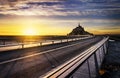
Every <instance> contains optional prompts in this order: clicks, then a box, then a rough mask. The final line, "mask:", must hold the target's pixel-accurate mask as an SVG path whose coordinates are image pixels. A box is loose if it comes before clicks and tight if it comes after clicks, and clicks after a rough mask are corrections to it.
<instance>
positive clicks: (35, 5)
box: [0, 0, 120, 19]
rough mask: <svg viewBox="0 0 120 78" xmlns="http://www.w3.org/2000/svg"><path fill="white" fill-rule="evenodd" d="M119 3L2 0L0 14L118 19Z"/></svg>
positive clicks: (111, 0) (116, 0) (107, 0)
mask: <svg viewBox="0 0 120 78" xmlns="http://www.w3.org/2000/svg"><path fill="white" fill-rule="evenodd" d="M11 3H14V4H11ZM3 4H4V5H3ZM8 5H9V6H8ZM119 5H120V0H34V1H31V0H4V1H3V0H2V1H1V5H0V8H1V10H0V14H1V15H6V14H7V15H16V16H17V15H24V14H25V15H35V16H47V17H55V18H56V17H58V18H66V19H67V18H76V19H77V18H97V19H99V18H100V19H106V18H108V19H120V6H119ZM26 13H29V14H26ZM25 15H24V16H25Z"/></svg>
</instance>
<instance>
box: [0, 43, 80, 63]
mask: <svg viewBox="0 0 120 78" xmlns="http://www.w3.org/2000/svg"><path fill="white" fill-rule="evenodd" d="M78 44H79V43H75V44H71V45H67V46H63V47H59V48H56V49H51V50H47V51H43V52H40V53H35V54H31V55H27V56H23V57H18V58H15V59H11V60H7V61H3V62H0V65H1V64H5V63H10V62H13V61H18V60H21V59H25V58H29V57H33V56H37V55H41V54H45V53H49V52H52V51H55V50H60V49H64V48H67V47H71V46H74V45H78Z"/></svg>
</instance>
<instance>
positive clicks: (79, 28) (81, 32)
mask: <svg viewBox="0 0 120 78" xmlns="http://www.w3.org/2000/svg"><path fill="white" fill-rule="evenodd" d="M68 35H93V34H91V33H89V32H87V31H85V30H84V28H83V27H82V26H81V25H80V23H79V24H78V26H77V27H76V28H74V29H73V30H72V32H70V33H69V34H68Z"/></svg>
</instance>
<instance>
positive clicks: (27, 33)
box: [24, 28, 37, 35]
mask: <svg viewBox="0 0 120 78" xmlns="http://www.w3.org/2000/svg"><path fill="white" fill-rule="evenodd" d="M24 35H37V33H36V30H34V29H32V28H30V29H26V30H25V33H24Z"/></svg>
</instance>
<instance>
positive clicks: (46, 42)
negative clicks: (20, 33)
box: [0, 36, 93, 52]
mask: <svg viewBox="0 0 120 78" xmlns="http://www.w3.org/2000/svg"><path fill="white" fill-rule="evenodd" d="M91 37H93V36H85V37H76V38H69V39H57V40H44V41H34V42H33V41H31V42H30V41H29V42H15V43H11V44H4V45H0V52H2V51H8V50H14V49H23V48H29V47H36V46H43V45H50V44H56V43H64V42H71V41H76V40H82V39H87V38H91ZM1 43H5V42H1Z"/></svg>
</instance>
